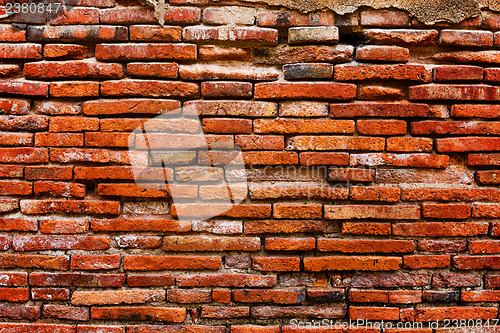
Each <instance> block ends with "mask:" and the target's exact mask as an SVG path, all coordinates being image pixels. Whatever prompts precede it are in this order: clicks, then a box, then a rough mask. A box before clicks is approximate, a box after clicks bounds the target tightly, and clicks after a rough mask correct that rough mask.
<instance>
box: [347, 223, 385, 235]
mask: <svg viewBox="0 0 500 333" xmlns="http://www.w3.org/2000/svg"><path fill="white" fill-rule="evenodd" d="M342 233H343V234H351V235H390V234H391V224H390V223H370V222H363V223H356V222H343V223H342Z"/></svg>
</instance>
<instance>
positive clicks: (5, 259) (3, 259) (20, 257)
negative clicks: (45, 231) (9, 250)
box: [0, 254, 69, 270]
mask: <svg viewBox="0 0 500 333" xmlns="http://www.w3.org/2000/svg"><path fill="white" fill-rule="evenodd" d="M0 267H2V268H17V267H19V268H40V269H48V270H67V269H68V268H69V260H68V258H67V257H65V256H47V255H27V254H26V255H25V254H1V255H0Z"/></svg>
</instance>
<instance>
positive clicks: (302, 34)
mask: <svg viewBox="0 0 500 333" xmlns="http://www.w3.org/2000/svg"><path fill="white" fill-rule="evenodd" d="M338 41H339V29H338V28H337V27H334V26H311V27H293V28H290V29H288V44H301V43H311V42H315V43H322V44H328V43H333V44H336V43H338Z"/></svg>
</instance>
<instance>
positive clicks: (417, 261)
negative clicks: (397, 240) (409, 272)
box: [403, 254, 451, 269]
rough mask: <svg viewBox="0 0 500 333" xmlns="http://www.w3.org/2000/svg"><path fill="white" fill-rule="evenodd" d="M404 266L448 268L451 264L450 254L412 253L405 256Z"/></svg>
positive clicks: (413, 267)
mask: <svg viewBox="0 0 500 333" xmlns="http://www.w3.org/2000/svg"><path fill="white" fill-rule="evenodd" d="M403 260H404V262H403V267H405V268H409V269H427V268H446V267H449V266H450V261H451V259H450V256H449V255H444V254H443V255H428V254H426V255H411V256H404V257H403Z"/></svg>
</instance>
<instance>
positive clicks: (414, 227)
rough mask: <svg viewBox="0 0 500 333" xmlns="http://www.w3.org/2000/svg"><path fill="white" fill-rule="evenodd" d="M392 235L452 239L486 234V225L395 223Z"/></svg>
mask: <svg viewBox="0 0 500 333" xmlns="http://www.w3.org/2000/svg"><path fill="white" fill-rule="evenodd" d="M392 233H393V234H394V235H397V236H414V237H433V238H437V237H454V236H478V235H486V234H487V233H488V223H484V222H422V223H396V224H394V225H393V228H392Z"/></svg>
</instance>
